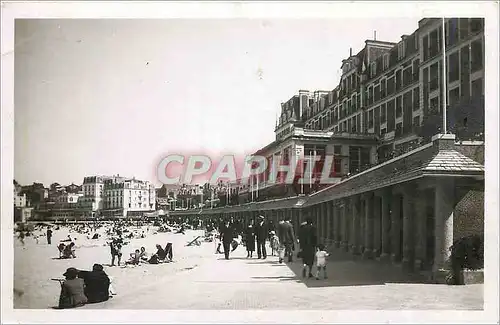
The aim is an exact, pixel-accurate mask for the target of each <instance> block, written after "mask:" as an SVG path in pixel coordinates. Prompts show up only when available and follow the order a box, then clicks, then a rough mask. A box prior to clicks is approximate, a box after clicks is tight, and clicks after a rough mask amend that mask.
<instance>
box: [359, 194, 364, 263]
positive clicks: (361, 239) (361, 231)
mask: <svg viewBox="0 0 500 325" xmlns="http://www.w3.org/2000/svg"><path fill="white" fill-rule="evenodd" d="M358 224H359V232H358V251H359V253H360V254H363V252H364V251H365V200H364V198H363V196H359V213H358Z"/></svg>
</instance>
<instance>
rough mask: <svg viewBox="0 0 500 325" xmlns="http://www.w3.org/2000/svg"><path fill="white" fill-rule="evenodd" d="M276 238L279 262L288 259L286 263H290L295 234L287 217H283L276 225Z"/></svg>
mask: <svg viewBox="0 0 500 325" xmlns="http://www.w3.org/2000/svg"><path fill="white" fill-rule="evenodd" d="M278 238H279V241H280V254H279V256H280V258H279V262H280V263H283V259H284V258H285V257H288V262H289V263H290V262H292V260H293V259H292V255H293V251H294V249H295V247H294V246H295V232H294V231H293V226H292V223H291V221H290V218H289V217H285V218H283V219H282V220H281V222H280V223H279V224H278Z"/></svg>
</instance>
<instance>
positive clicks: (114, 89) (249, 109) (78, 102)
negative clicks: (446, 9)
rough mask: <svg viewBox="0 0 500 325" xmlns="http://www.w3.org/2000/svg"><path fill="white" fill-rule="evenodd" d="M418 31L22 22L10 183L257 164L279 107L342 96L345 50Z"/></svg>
mask: <svg viewBox="0 0 500 325" xmlns="http://www.w3.org/2000/svg"><path fill="white" fill-rule="evenodd" d="M418 20H419V19H418V18H398V19H394V18H391V19H387V18H372V19H366V18H363V19H359V18H358V19H330V20H329V19H288V20H287V19H266V20H263V19H226V20H222V19H212V20H209V19H205V20H204V19H161V20H152V19H149V20H139V19H138V20H126V19H88V20H86V19H65V20H61V19H57V20H55V19H54V20H49V19H43V20H37V19H17V20H16V24H15V51H14V55H15V72H14V73H15V84H14V87H15V95H14V101H15V102H14V105H15V108H14V139H15V140H14V141H15V143H14V147H15V149H14V150H15V151H14V160H15V161H14V177H15V179H16V180H17V181H18V182H19V183H21V184H31V183H33V182H35V181H36V182H42V183H44V184H45V185H46V186H48V185H50V184H51V183H53V182H58V183H61V184H70V183H76V184H81V183H82V181H83V178H84V177H85V176H91V175H115V174H120V175H121V176H128V177H136V178H138V179H143V180H149V181H153V182H155V183H156V184H159V182H158V180H157V177H156V169H157V165H158V162H159V161H160V160H161V158H163V157H165V156H166V155H168V154H171V153H182V154H191V153H195V154H199V153H209V154H210V155H212V156H213V155H220V154H227V153H234V154H235V155H243V154H245V153H247V154H250V153H252V152H253V151H255V150H257V149H259V148H261V147H263V146H265V145H267V144H269V143H270V142H272V141H273V140H274V138H275V136H274V126H275V120H276V116H277V114H278V113H279V111H280V109H281V106H280V104H281V103H282V102H285V101H287V100H288V99H289V98H291V97H292V96H293V95H295V94H297V93H298V90H299V89H307V90H316V89H321V90H331V89H333V88H335V87H336V85H337V84H338V82H339V78H340V66H341V62H342V60H343V59H345V58H347V57H348V56H349V48H351V47H352V48H353V53H357V52H359V51H360V50H361V49H362V48H363V46H364V41H365V40H367V39H372V38H373V32H374V30H376V32H377V40H385V41H392V42H398V41H399V40H400V39H401V35H403V34H410V33H412V32H413V31H414V30H416V29H417V27H418Z"/></svg>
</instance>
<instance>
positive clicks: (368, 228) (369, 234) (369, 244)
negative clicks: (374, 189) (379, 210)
mask: <svg viewBox="0 0 500 325" xmlns="http://www.w3.org/2000/svg"><path fill="white" fill-rule="evenodd" d="M365 202H366V205H365V251H364V252H363V257H364V258H372V257H373V193H367V194H365Z"/></svg>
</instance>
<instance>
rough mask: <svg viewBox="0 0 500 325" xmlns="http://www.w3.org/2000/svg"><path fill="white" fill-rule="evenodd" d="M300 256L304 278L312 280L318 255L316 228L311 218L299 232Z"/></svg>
mask: <svg viewBox="0 0 500 325" xmlns="http://www.w3.org/2000/svg"><path fill="white" fill-rule="evenodd" d="M299 244H300V256H301V257H302V263H303V268H302V277H303V278H305V277H306V275H307V276H309V278H312V277H313V275H312V267H313V264H314V256H315V254H316V246H317V237H316V228H315V227H314V226H313V224H312V220H311V218H307V219H306V222H305V223H303V224H302V225H301V228H300V230H299Z"/></svg>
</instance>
